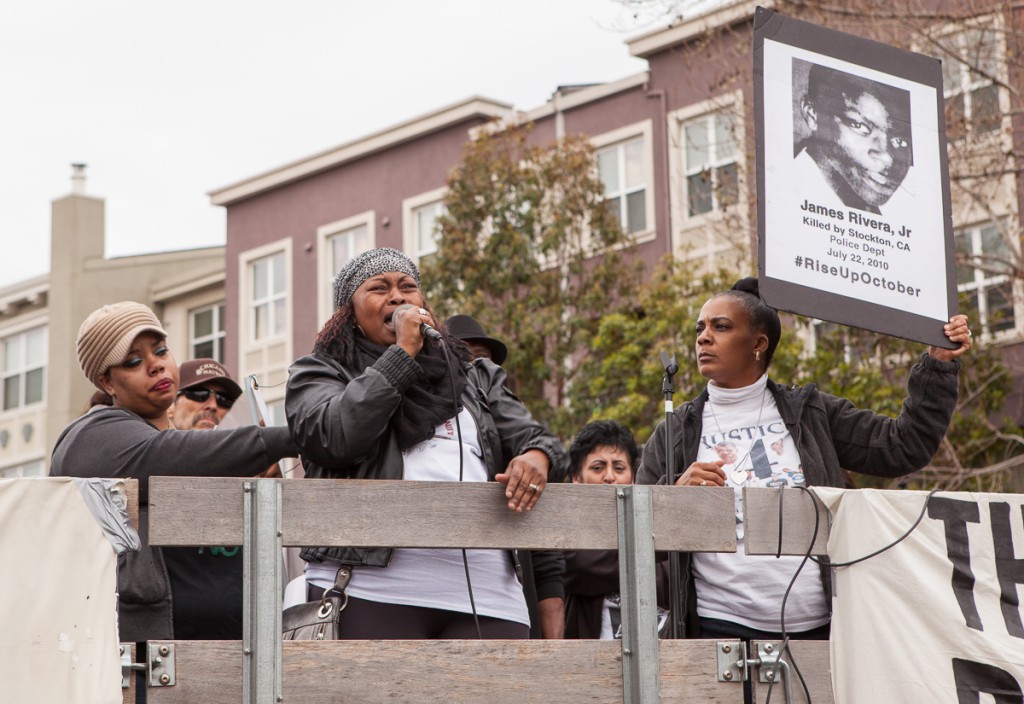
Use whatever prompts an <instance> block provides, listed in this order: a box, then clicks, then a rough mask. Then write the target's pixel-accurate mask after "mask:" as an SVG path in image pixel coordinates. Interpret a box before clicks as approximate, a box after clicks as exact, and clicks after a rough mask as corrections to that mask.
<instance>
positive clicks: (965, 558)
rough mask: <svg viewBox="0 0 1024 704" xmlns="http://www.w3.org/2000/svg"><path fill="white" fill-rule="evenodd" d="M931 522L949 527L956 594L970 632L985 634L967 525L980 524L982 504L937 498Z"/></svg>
mask: <svg viewBox="0 0 1024 704" xmlns="http://www.w3.org/2000/svg"><path fill="white" fill-rule="evenodd" d="M928 518H934V519H936V520H939V521H942V522H943V523H945V524H946V555H947V556H948V557H949V561H950V562H952V563H953V594H955V595H956V601H957V603H958V604H960V613H962V614H963V615H964V621H966V623H967V627H968V628H973V629H974V630H976V631H984V630H985V627H984V626H982V625H981V616H979V615H978V606H977V604H975V603H974V572H972V571H971V546H970V545H969V544H968V541H967V524H968V523H979V522H980V518H979V511H978V504H976V503H975V502H973V501H959V500H957V499H944V498H940V497H938V496H933V497H932V498H931V501H929V502H928Z"/></svg>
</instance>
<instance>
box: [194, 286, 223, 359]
mask: <svg viewBox="0 0 1024 704" xmlns="http://www.w3.org/2000/svg"><path fill="white" fill-rule="evenodd" d="M206 311H212V313H213V330H214V331H213V332H212V333H211V334H209V335H197V334H196V324H195V321H196V316H197V315H199V314H201V313H205V312H206ZM226 325H227V303H226V301H223V300H221V301H217V302H215V303H208V304H206V305H202V306H198V307H196V308H191V309H189V311H188V338H189V341H188V346H189V353H190V354H189V358H190V359H198V358H200V357H211V358H213V359H216V360H217V361H218V362H220V363H221V364H224V363H225V361H226V360H225V359H224V342H225V340H226V339H227V328H226ZM207 342H212V343H213V351H214V353H213V354H212V355H200V354H199V353H198V352H197V350H196V347H197V346H198V345H200V344H206V343H207Z"/></svg>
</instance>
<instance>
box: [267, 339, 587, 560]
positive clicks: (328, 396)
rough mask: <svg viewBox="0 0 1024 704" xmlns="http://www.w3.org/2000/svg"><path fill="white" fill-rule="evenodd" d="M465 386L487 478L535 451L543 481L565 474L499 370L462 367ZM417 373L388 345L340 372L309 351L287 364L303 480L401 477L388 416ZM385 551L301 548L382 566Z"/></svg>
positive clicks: (547, 437)
mask: <svg viewBox="0 0 1024 704" xmlns="http://www.w3.org/2000/svg"><path fill="white" fill-rule="evenodd" d="M466 371H467V376H468V378H469V383H468V384H467V386H466V390H465V391H464V392H463V394H462V398H461V401H462V404H463V406H464V407H465V408H466V409H467V410H468V411H469V412H470V413H471V414H472V415H473V418H474V419H475V420H476V424H477V428H478V431H479V435H480V444H481V447H482V450H483V461H484V464H485V465H486V467H487V476H488V479H490V480H492V481H493V480H494V476H495V475H496V474H499V473H500V472H502V471H503V470H504V469H505V468H506V467H507V466H508V463H509V462H510V461H511V460H512V458H514V457H516V456H517V455H521V454H522V453H524V452H526V451H527V450H533V449H537V450H541V451H542V452H544V454H546V455H547V456H548V459H549V460H550V462H551V468H550V470H549V472H548V481H549V482H557V481H561V480H562V477H563V476H564V474H565V468H566V466H567V458H566V454H565V450H564V448H563V447H562V445H561V443H559V441H558V439H557V438H555V437H554V436H553V435H551V433H549V432H548V431H547V429H545V428H544V426H542V425H541V424H540V423H539V422H537V421H536V420H535V419H534V418H533V416H531V415H530V412H529V411H528V410H527V409H526V407H525V406H524V405H523V404H522V402H521V401H520V400H519V399H518V398H516V396H515V395H514V394H513V393H512V392H511V391H509V390H508V388H507V387H506V384H505V371H504V370H503V369H502V368H501V367H499V366H498V365H496V364H494V363H493V362H491V361H490V360H487V359H478V360H476V361H474V362H473V363H471V364H468V365H467V366H466ZM420 374H422V370H421V368H420V366H419V364H417V362H416V360H415V359H413V358H411V357H410V356H409V355H408V354H406V352H405V351H404V350H403V349H402V348H401V347H398V346H397V345H391V346H390V347H389V348H388V349H387V350H385V352H384V354H382V355H381V356H380V357H379V358H378V359H377V361H376V362H374V363H373V365H372V366H370V367H367V368H366V369H362V370H354V369H347V368H345V366H344V365H343V364H342V363H341V362H340V361H339V360H337V359H333V358H331V357H329V356H327V355H323V354H319V353H313V354H310V355H306V356H305V357H301V358H300V359H298V360H296V361H295V363H294V364H292V365H291V367H290V368H289V374H288V386H287V390H286V395H285V412H286V413H287V415H288V427H289V428H291V432H292V439H293V440H294V441H295V444H296V445H298V446H299V451H300V452H301V454H302V463H303V466H304V467H305V470H306V476H307V477H310V478H350V479H402V477H403V470H404V463H403V460H402V452H401V450H399V448H398V443H397V441H396V440H395V437H394V434H393V433H392V432H391V430H390V421H391V417H392V415H394V413H395V411H396V410H397V409H398V407H399V404H400V403H401V401H402V397H403V391H404V389H406V388H407V387H409V386H410V385H412V384H413V382H415V380H416V379H417V378H418V377H419V375H420ZM391 552H392V551H391V549H390V548H359V547H332V548H324V547H318V548H304V549H303V551H302V557H303V559H305V560H308V561H312V562H323V561H328V562H335V563H340V564H348V565H366V566H373V567H386V566H387V565H388V563H389V562H390V560H391Z"/></svg>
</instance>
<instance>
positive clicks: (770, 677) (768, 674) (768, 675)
mask: <svg viewBox="0 0 1024 704" xmlns="http://www.w3.org/2000/svg"><path fill="white" fill-rule="evenodd" d="M764 676H765V678H766V679H767V680H768V681H769V682H771V681H773V680H774V679H775V671H774V670H772V671H771V672H766V673H765V675H764Z"/></svg>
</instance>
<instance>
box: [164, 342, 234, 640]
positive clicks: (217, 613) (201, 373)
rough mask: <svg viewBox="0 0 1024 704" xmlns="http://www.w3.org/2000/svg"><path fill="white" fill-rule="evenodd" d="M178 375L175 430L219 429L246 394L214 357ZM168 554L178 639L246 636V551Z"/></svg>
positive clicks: (176, 549)
mask: <svg viewBox="0 0 1024 704" xmlns="http://www.w3.org/2000/svg"><path fill="white" fill-rule="evenodd" d="M178 374H179V382H178V394H177V396H176V397H175V398H174V403H173V404H172V405H171V407H170V408H168V409H167V417H168V419H169V420H170V421H171V426H172V427H174V428H177V429H178V430H214V429H215V428H216V427H217V426H218V425H220V422H221V420H222V419H223V418H224V416H225V415H227V412H228V411H229V410H230V409H231V406H232V405H234V403H235V400H237V399H238V397H239V396H241V395H242V389H241V387H240V386H239V385H238V384H236V383H235V381H234V379H232V378H231V375H230V374H228V370H227V369H225V368H224V366H223V365H222V364H221V363H220V362H218V361H217V360H215V359H209V358H203V359H193V360H191V361H189V362H185V363H183V364H182V365H181V366H180V367H178ZM169 432H173V431H169ZM163 555H164V562H165V564H166V565H167V576H168V578H169V579H170V580H171V593H172V594H173V595H174V633H175V637H178V636H179V634H180V637H181V638H182V639H188V640H221V639H229V640H237V639H238V638H241V637H242V600H243V593H242V571H243V567H244V564H243V558H242V550H241V548H238V547H206V548H194V547H180V548H179V547H174V548H171V547H165V548H164V549H163Z"/></svg>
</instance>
